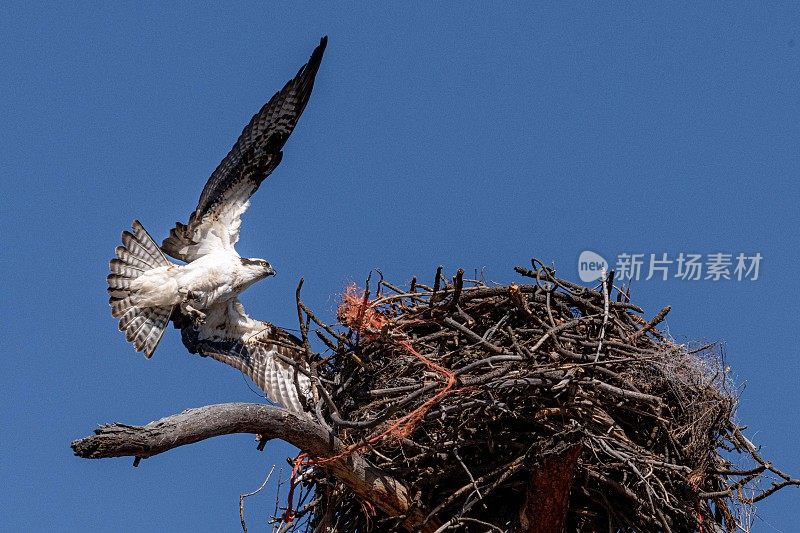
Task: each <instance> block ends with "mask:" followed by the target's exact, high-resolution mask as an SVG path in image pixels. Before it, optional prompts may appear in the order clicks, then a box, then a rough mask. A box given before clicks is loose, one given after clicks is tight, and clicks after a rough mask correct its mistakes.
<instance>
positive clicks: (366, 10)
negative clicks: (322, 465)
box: [0, 2, 800, 532]
mask: <svg viewBox="0 0 800 533" xmlns="http://www.w3.org/2000/svg"><path fill="white" fill-rule="evenodd" d="M744 6H745V4H738V3H737V4H725V5H724V9H723V6H722V4H716V7H717V8H718V9H712V8H708V9H705V8H700V7H698V6H696V5H686V6H683V7H682V8H681V9H679V10H678V9H676V10H674V11H673V10H666V9H661V8H659V7H654V6H650V5H649V4H648V7H647V8H643V7H641V6H637V5H632V4H624V3H615V4H614V6H613V7H601V6H599V5H597V4H592V6H590V7H587V6H585V5H583V4H581V5H580V6H578V5H577V4H576V5H573V6H569V5H563V4H561V3H559V4H558V6H557V7H556V6H554V5H553V6H540V7H537V8H530V7H528V6H526V5H524V4H521V3H520V4H517V5H515V6H508V7H507V8H505V9H504V10H503V11H498V10H497V9H489V8H487V7H485V6H481V5H478V4H475V5H473V6H471V7H470V6H464V5H462V6H460V7H458V8H457V9H445V8H442V7H434V6H430V5H427V4H423V3H419V4H408V5H407V6H406V7H401V6H399V5H394V6H387V5H385V4H379V3H374V4H372V5H364V4H356V3H353V4H344V5H343V4H337V5H336V6H334V5H333V4H324V5H313V4H308V3H294V2H293V3H288V2H286V3H278V4H273V3H269V4H267V3H259V2H253V3H238V2H235V3H225V5H224V6H223V7H202V8H200V7H194V6H190V5H189V4H170V3H160V2H158V3H127V4H123V3H118V4H116V3H115V4H113V5H110V4H108V3H96V4H88V3H77V4H72V3H69V4H68V3H52V4H44V3H39V4H38V5H37V6H33V5H32V4H31V3H21V2H20V3H15V2H12V3H6V4H4V5H3V7H1V8H0V68H2V72H3V75H2V76H0V117H2V120H1V121H0V146H2V147H3V148H2V160H1V161H0V168H2V170H1V171H0V172H2V176H3V178H2V179H3V185H4V193H3V195H2V198H0V236H1V237H2V241H1V244H2V249H1V250H2V252H0V253H1V254H2V255H0V258H1V259H0V269H2V279H3V280H4V283H3V287H2V289H0V295H2V301H3V304H4V305H3V309H4V311H3V314H2V317H3V319H2V320H0V338H2V339H3V341H4V352H5V353H4V356H3V357H2V359H0V361H1V362H0V365H1V367H2V372H0V385H1V386H2V390H3V391H4V397H5V399H4V401H3V402H2V403H1V404H0V415H2V419H1V420H2V426H0V474H2V478H3V481H4V482H3V486H2V488H0V507H1V508H2V509H3V511H2V513H0V528H2V529H7V530H9V531H19V530H27V531H68V530H81V531H108V530H114V531H155V530H159V531H168V530H169V531H176V530H180V531H186V530H192V531H234V530H236V529H237V528H239V518H238V496H239V494H240V493H242V492H247V491H250V490H253V489H255V488H256V487H258V485H259V484H260V483H261V481H262V479H263V477H264V475H265V474H266V472H267V471H268V469H269V467H270V465H272V464H273V463H277V464H278V465H279V467H280V466H284V465H285V463H284V458H285V457H287V456H288V455H291V454H292V453H293V452H292V450H291V448H290V447H288V446H285V445H282V444H278V443H274V442H273V443H270V444H269V445H268V448H267V451H266V452H265V453H259V452H257V451H256V449H255V443H254V442H253V441H252V437H250V436H231V437H226V438H219V439H215V440H212V441H206V442H204V443H201V444H198V445H195V446H191V447H187V448H183V449H178V450H174V451H172V452H170V453H168V454H165V455H162V456H158V457H155V458H152V459H149V460H146V461H143V462H142V464H141V466H140V467H139V468H138V469H135V470H134V469H133V468H131V461H129V460H127V459H121V460H104V461H86V460H79V459H76V458H74V457H73V456H72V452H71V450H70V448H69V442H70V441H71V440H72V439H74V438H76V437H80V436H84V435H87V434H89V433H90V432H91V430H92V429H93V428H94V427H95V426H96V425H97V424H98V423H103V422H110V421H122V422H127V423H145V422H148V421H150V420H153V419H155V418H159V417H161V416H164V415H168V414H172V413H175V412H178V411H181V410H183V409H185V408H188V407H194V406H199V405H204V404H208V403H215V402H226V401H258V397H257V396H256V395H255V394H254V393H253V392H252V391H251V389H250V388H249V387H248V386H247V384H246V382H245V381H244V379H243V378H242V377H241V376H240V375H238V374H237V373H236V372H235V371H233V370H231V369H228V368H227V367H224V366H222V365H220V364H218V363H215V362H213V361H208V360H204V359H200V358H198V357H196V356H191V355H189V354H187V353H186V351H185V350H184V349H183V347H182V345H181V344H180V339H179V335H178V334H177V333H176V332H175V331H172V330H170V331H169V332H168V333H167V335H166V336H165V339H164V341H163V342H162V344H161V346H160V347H159V349H158V351H157V352H156V354H155V356H154V357H153V359H152V360H150V361H146V360H145V359H144V358H143V357H142V356H141V355H140V354H136V353H134V352H133V349H132V348H131V347H130V346H129V345H128V344H127V343H125V342H124V338H123V336H122V334H120V333H119V332H118V331H117V329H116V324H115V321H114V320H113V319H112V318H111V316H110V311H109V309H108V305H107V297H106V293H105V279H104V278H105V276H106V273H107V261H108V259H109V258H110V257H111V256H112V254H113V251H114V247H115V246H117V244H118V240H119V234H120V232H121V231H122V230H123V229H125V228H126V227H128V225H129V224H130V222H131V220H132V219H133V218H139V219H140V220H141V221H142V222H143V223H144V225H145V227H147V228H148V229H149V230H150V232H151V233H153V235H154V236H155V237H156V239H157V240H160V239H161V238H163V237H164V236H165V235H166V233H167V232H168V230H169V228H171V227H172V225H173V224H174V222H175V221H176V220H185V219H186V218H187V217H188V214H189V212H190V211H191V210H192V209H193V208H194V205H195V203H196V201H197V197H198V195H199V193H200V190H201V189H202V187H203V184H204V183H205V180H206V177H207V176H208V175H209V174H210V172H211V171H212V170H213V169H214V167H215V166H216V164H217V163H218V161H219V160H220V159H221V158H222V157H223V156H224V155H225V153H227V150H228V149H229V148H230V146H231V144H232V143H233V142H234V140H235V138H236V136H237V135H238V134H239V132H240V131H241V128H242V127H243V126H244V124H245V123H246V122H247V121H248V120H249V118H250V116H251V115H252V114H253V113H254V112H255V111H256V110H257V109H258V108H259V107H260V106H261V105H262V104H263V102H265V101H266V100H267V99H268V98H269V97H270V96H271V95H272V94H273V93H274V92H275V91H276V90H278V89H279V88H280V87H281V86H282V85H283V83H284V82H285V81H286V80H288V79H289V78H290V77H291V76H292V75H293V74H294V73H295V72H296V70H297V68H299V66H300V65H301V64H303V62H305V60H306V59H307V58H308V55H309V54H310V52H311V50H312V49H313V47H314V46H315V45H316V44H317V42H318V40H319V37H320V36H322V35H324V34H327V35H329V36H330V43H329V46H328V49H327V52H326V56H325V59H324V62H323V65H322V68H321V70H320V72H319V75H318V77H317V84H316V87H315V92H314V94H313V96H312V99H311V102H310V104H309V106H308V108H307V109H306V112H305V114H304V116H303V118H302V120H301V121H300V124H299V125H298V127H297V129H296V130H295V132H294V134H293V136H292V137H291V139H290V140H289V142H288V143H287V145H286V148H285V156H284V159H283V163H282V164H281V166H280V167H279V169H278V170H277V171H276V172H275V173H274V174H273V175H272V176H271V177H270V178H269V180H268V181H267V182H265V184H264V185H263V186H262V188H261V189H260V191H259V192H258V194H257V195H256V197H255V198H254V202H253V205H252V207H251V209H250V211H249V212H248V214H247V215H246V218H245V221H244V225H243V230H242V239H241V242H240V245H239V247H238V248H239V251H240V252H241V253H242V255H246V256H257V257H266V258H268V259H269V260H270V261H271V262H272V263H273V264H274V265H275V267H276V269H277V270H278V272H279V275H278V276H277V277H275V278H270V279H268V280H266V281H264V282H262V283H259V284H256V285H255V286H253V287H252V288H250V289H249V290H248V292H247V293H245V295H244V298H243V300H244V303H245V305H246V307H247V309H248V311H249V312H250V314H251V315H253V316H255V317H257V318H261V319H266V320H270V321H273V322H275V323H277V324H279V325H283V326H286V327H289V328H293V327H295V323H296V318H295V316H296V315H295V311H294V307H293V294H294V288H295V286H296V283H297V280H298V279H299V278H300V276H305V279H306V285H305V289H304V290H305V299H306V301H307V302H308V303H310V304H311V305H312V306H313V307H314V308H315V309H316V310H317V311H318V312H319V313H320V314H321V315H322V316H326V317H327V318H331V317H332V316H333V311H334V309H335V306H336V296H337V294H339V293H340V291H341V290H342V288H343V287H344V286H345V284H346V283H348V282H349V281H353V280H355V281H360V280H363V279H364V278H365V276H366V274H367V273H368V272H369V270H370V269H372V268H380V269H381V270H382V271H383V272H384V274H385V275H386V276H387V277H388V278H390V279H392V280H395V281H397V282H405V281H407V280H409V279H410V278H411V276H413V275H418V276H420V277H430V276H432V275H433V272H434V269H435V267H436V265H438V264H443V265H444V266H445V268H446V269H447V270H448V271H449V272H453V271H455V270H456V269H457V268H458V267H463V268H465V269H466V270H467V272H474V271H475V270H476V269H477V270H479V271H482V272H483V273H484V276H485V277H486V279H487V280H491V281H497V282H509V281H512V280H515V279H516V276H515V274H514V272H513V270H512V267H513V266H514V265H516V264H526V263H527V261H528V260H529V258H530V257H531V256H536V257H539V258H541V259H543V260H544V261H546V262H554V263H555V265H556V267H557V269H558V271H559V273H560V274H561V275H563V276H567V277H570V278H575V279H577V275H578V272H577V259H578V255H579V254H580V253H581V252H582V251H583V250H587V249H590V250H594V251H596V252H598V253H600V254H602V255H603V256H604V257H606V258H607V259H609V260H610V261H613V258H614V257H615V256H616V255H617V254H620V253H625V252H627V253H643V254H650V253H655V254H659V255H660V254H661V253H668V254H670V256H676V255H677V254H679V253H680V252H684V253H701V254H711V253H717V252H727V253H733V254H737V253H747V254H754V253H760V254H761V255H762V256H763V260H762V264H761V268H760V272H759V279H758V280H756V281H733V280H731V281H717V282H712V281H703V280H701V281H688V280H680V279H674V278H673V279H670V280H669V281H656V280H650V281H640V282H637V283H634V287H633V295H634V298H635V300H636V301H638V303H640V304H641V305H643V306H644V307H645V308H646V309H647V311H648V315H653V314H655V313H656V312H657V311H658V310H659V309H661V307H663V306H664V305H667V304H670V305H672V306H673V310H672V312H671V313H670V315H669V317H668V320H667V321H666V326H667V327H668V329H669V331H670V332H671V334H672V335H673V336H675V338H677V339H678V340H682V341H683V340H687V341H688V340H692V339H704V340H713V341H721V342H724V343H725V349H726V353H727V357H728V363H729V365H730V366H731V367H732V369H733V370H732V375H733V376H734V378H735V379H736V382H737V384H739V386H740V387H741V388H742V389H743V392H742V403H741V407H740V420H741V422H742V423H743V424H746V425H747V426H748V427H749V429H748V431H747V434H748V435H750V436H751V437H752V439H753V440H755V441H757V442H758V443H760V444H762V445H763V452H764V453H765V454H766V455H767V456H769V457H772V458H773V459H774V460H775V461H776V463H777V464H779V465H782V466H784V467H785V468H787V469H789V470H791V471H793V472H794V473H795V474H799V473H800V452H798V447H797V444H796V443H797V442H798V441H800V429H798V426H800V424H798V422H800V416H799V415H798V414H797V407H798V403H799V402H800V394H798V382H799V381H800V363H798V360H800V357H798V348H797V334H796V332H795V331H796V329H797V324H796V323H797V316H798V311H800V310H799V309H798V303H797V289H798V281H797V279H798V278H797V272H798V268H800V252H798V248H797V242H798V239H797V228H798V227H800V224H799V223H800V209H798V207H797V203H798V200H800V182H799V181H798V174H800V150H799V149H798V139H800V16H799V13H798V9H797V8H796V7H787V8H778V7H774V6H773V7H771V8H770V9H769V10H763V11H762V10H755V9H753V8H751V7H744ZM792 243H794V244H792ZM285 471H286V469H285V468H284V472H285ZM799 495H800V491H798V490H797V489H789V490H785V491H783V492H781V493H779V494H777V495H776V496H774V497H772V498H770V499H769V500H768V501H766V502H763V503H761V504H760V505H759V506H758V509H759V513H760V517H759V518H758V519H757V521H756V524H755V527H754V531H784V532H789V531H794V530H795V528H796V526H795V524H796V519H797V517H796V506H797V502H798V496H799ZM247 505H248V507H247V509H248V514H247V518H248V523H249V525H250V529H251V530H252V531H258V530H261V531H263V530H265V529H266V527H265V525H264V521H265V519H266V517H267V516H268V515H269V514H270V513H271V511H272V509H273V505H274V485H273V486H272V487H271V488H270V489H269V490H265V492H264V493H263V494H262V495H259V496H257V497H254V498H251V499H249V500H248V502H247Z"/></svg>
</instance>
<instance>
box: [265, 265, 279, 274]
mask: <svg viewBox="0 0 800 533" xmlns="http://www.w3.org/2000/svg"><path fill="white" fill-rule="evenodd" d="M277 274H278V272H277V271H276V270H275V269H274V268H272V265H270V267H269V268H268V269H267V276H275V275H277Z"/></svg>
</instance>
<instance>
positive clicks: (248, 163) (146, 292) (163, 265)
mask: <svg viewBox="0 0 800 533" xmlns="http://www.w3.org/2000/svg"><path fill="white" fill-rule="evenodd" d="M326 44H327V37H323V38H322V39H321V40H320V44H319V46H318V47H317V48H316V49H315V50H314V52H313V53H312V54H311V58H310V59H309V61H308V63H307V64H306V65H304V66H303V67H302V68H301V69H300V71H299V72H298V73H297V75H296V76H295V77H294V78H293V79H292V80H290V81H289V82H288V83H287V84H286V85H285V86H284V87H283V89H281V90H280V91H278V92H277V93H276V94H275V95H274V96H273V97H272V98H271V99H270V100H269V102H267V103H266V104H265V105H264V106H263V107H262V108H261V110H260V111H259V112H258V113H256V115H255V116H254V117H253V118H252V119H251V121H250V123H249V124H248V125H247V126H246V127H245V128H244V130H243V131H242V134H241V135H240V136H239V139H238V140H237V141H236V144H234V146H233V148H231V150H230V152H229V153H228V155H227V156H225V158H224V159H223V160H222V162H221V163H220V164H219V166H217V168H216V170H214V172H213V173H212V174H211V177H210V178H209V179H208V182H207V183H206V185H205V187H204V188H203V192H202V193H201V194H200V201H199V202H198V204H197V208H196V209H195V210H194V212H193V213H192V214H191V216H190V217H189V221H188V222H187V223H186V224H181V223H180V222H178V223H177V225H176V226H175V228H173V229H172V230H171V231H170V234H169V237H167V238H166V239H165V240H164V242H163V243H162V244H161V247H160V248H159V247H158V246H157V245H156V243H155V242H154V241H153V239H152V238H151V237H150V235H149V234H148V233H147V231H146V230H145V229H144V227H143V226H142V224H141V223H139V221H137V220H134V221H133V231H132V232H129V231H124V232H123V233H122V244H123V245H122V246H118V247H117V249H116V257H115V258H114V259H112V260H111V262H110V264H109V266H110V269H111V274H109V276H108V278H107V280H108V293H109V295H110V300H109V303H110V304H111V313H112V315H113V316H114V317H116V318H119V329H120V330H121V331H125V336H126V338H127V340H128V341H129V342H132V343H133V345H134V347H135V348H136V351H143V352H144V355H145V357H148V358H149V357H151V356H152V355H153V352H154V351H155V349H156V347H157V346H158V343H159V342H160V340H161V337H162V336H163V334H164V330H165V329H166V327H167V324H168V323H169V321H170V319H171V320H173V322H174V324H175V327H177V328H181V330H182V339H183V342H184V344H185V345H186V347H187V348H188V349H189V351H190V352H192V353H200V354H201V355H203V356H206V355H207V356H211V357H213V358H214V359H217V360H220V361H222V362H225V363H227V364H229V365H231V366H234V367H236V368H238V369H240V370H242V371H243V372H245V373H246V374H248V375H249V376H250V377H251V378H253V380H254V381H255V382H256V383H257V384H258V385H259V386H260V387H261V388H262V389H263V390H264V392H265V393H266V394H267V396H268V397H269V399H270V400H272V401H274V402H276V403H279V404H281V405H283V406H284V407H288V408H291V409H293V410H295V411H302V410H303V401H304V399H301V397H307V396H308V391H309V388H310V387H309V380H308V377H307V375H306V373H305V372H303V371H300V370H299V369H301V368H302V366H301V364H300V363H298V362H297V361H296V359H297V357H296V356H297V354H298V353H299V347H300V344H301V343H300V341H298V339H296V338H295V337H293V336H292V335H290V334H288V333H286V332H284V331H282V330H280V329H279V328H276V327H275V326H272V325H271V324H269V323H267V322H262V321H258V320H254V319H252V318H250V317H249V316H248V315H247V314H246V313H245V311H244V307H243V306H242V304H241V303H240V302H239V300H238V295H239V294H240V293H241V292H242V291H244V290H245V289H246V288H247V287H249V286H250V285H252V284H253V283H255V282H256V281H259V280H261V279H264V278H266V277H268V276H272V275H274V274H275V270H274V269H273V268H272V265H270V264H269V262H267V261H266V260H264V259H258V258H254V259H248V258H244V257H240V256H239V254H238V253H237V252H236V249H235V248H234V245H235V244H236V242H237V241H238V240H239V228H240V226H241V216H242V214H243V213H244V212H245V211H246V210H247V208H248V206H249V205H250V197H251V196H252V194H253V193H254V192H255V191H256V190H257V189H258V187H259V185H261V182H262V181H264V179H266V177H267V176H269V175H270V173H271V172H272V171H273V170H275V168H276V167H277V166H278V164H279V163H280V161H281V157H282V155H283V152H282V151H281V150H282V148H283V146H284V144H285V143H286V140H287V139H288V138H289V135H290V134H291V133H292V131H293V130H294V127H295V125H296V124H297V121H298V119H299V118H300V115H301V114H302V113H303V110H304V109H305V107H306V104H307V103H308V99H309V97H310V96H311V90H312V88H313V86H314V78H315V77H316V74H317V71H318V70H319V66H320V63H321V61H322V54H323V52H324V51H325V46H326ZM165 254H167V255H169V256H171V257H173V258H175V259H178V260H181V261H184V262H185V263H186V264H183V265H180V264H176V263H173V262H171V261H169V260H168V259H167V257H166V255H165Z"/></svg>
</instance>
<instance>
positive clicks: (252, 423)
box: [72, 403, 436, 531]
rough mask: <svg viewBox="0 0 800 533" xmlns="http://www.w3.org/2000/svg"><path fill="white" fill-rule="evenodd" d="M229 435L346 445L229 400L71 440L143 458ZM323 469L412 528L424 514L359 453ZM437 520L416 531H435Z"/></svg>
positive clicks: (318, 448) (321, 451) (311, 449)
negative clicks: (242, 434) (245, 434)
mask: <svg viewBox="0 0 800 533" xmlns="http://www.w3.org/2000/svg"><path fill="white" fill-rule="evenodd" d="M233 433H253V434H259V435H263V436H265V437H267V438H275V439H281V440H284V441H286V442H288V443H290V444H292V445H294V446H296V447H297V448H300V449H301V450H302V451H304V452H306V453H308V454H309V455H311V456H312V457H329V456H332V455H335V454H339V453H340V452H342V451H343V450H344V446H343V444H342V443H341V441H339V440H338V439H337V438H335V437H334V436H332V435H330V434H329V433H328V432H327V431H325V430H324V429H323V428H322V427H321V426H319V425H318V424H316V423H314V422H313V421H311V420H309V419H306V418H303V417H300V416H298V415H295V414H293V413H291V412H289V411H287V410H285V409H281V408H278V407H273V406H269V405H258V404H246V403H227V404H217V405H207V406H205V407H198V408H195V409H188V410H186V411H183V412H182V413H178V414H175V415H171V416H167V417H165V418H162V419H160V420H156V421H154V422H150V423H149V424H146V425H144V426H131V425H127V424H120V423H114V424H105V425H102V426H100V427H98V428H97V429H95V434H94V435H91V436H88V437H84V438H82V439H78V440H76V441H73V442H72V449H73V451H74V452H75V455H77V456H78V457H83V458H86V459H103V458H108V457H134V458H136V459H137V460H140V459H146V458H148V457H152V456H154V455H158V454H160V453H164V452H166V451H168V450H171V449H173V448H177V447H179V446H184V445H187V444H194V443H195V442H200V441H202V440H206V439H210V438H212V437H218V436H220V435H229V434H233ZM325 468H326V469H328V470H329V471H330V472H331V474H332V475H334V476H335V477H336V478H337V479H338V480H340V481H341V482H342V483H344V484H345V485H347V486H348V487H349V488H350V489H351V490H352V491H353V492H354V493H355V494H357V495H358V496H359V497H360V498H361V499H363V500H364V501H366V502H369V503H371V504H372V505H374V506H375V507H377V508H379V509H381V510H382V511H383V512H385V513H387V514H388V515H390V516H405V519H404V520H403V526H404V527H405V529H407V530H409V531H412V530H414V531H416V530H417V528H418V527H419V526H420V524H421V523H422V521H423V519H424V518H425V516H426V514H427V513H426V512H425V510H424V509H421V508H419V507H415V506H413V505H412V500H411V497H410V496H409V492H408V488H407V487H406V486H405V485H403V484H402V483H400V482H398V481H397V480H396V479H394V478H392V477H389V476H387V475H385V474H384V473H383V472H381V471H380V470H379V469H377V468H375V467H374V466H372V465H370V464H369V463H368V462H367V461H366V460H365V459H364V458H363V457H362V456H361V455H359V454H357V453H353V454H349V455H345V456H343V457H341V458H339V459H336V460H334V461H330V462H327V463H326V464H325ZM435 529H436V525H435V524H430V523H429V524H428V525H425V526H422V529H421V530H420V531H434V530H435Z"/></svg>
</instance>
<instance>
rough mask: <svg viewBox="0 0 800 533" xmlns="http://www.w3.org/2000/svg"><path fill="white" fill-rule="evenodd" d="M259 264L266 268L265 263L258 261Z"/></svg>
mask: <svg viewBox="0 0 800 533" xmlns="http://www.w3.org/2000/svg"><path fill="white" fill-rule="evenodd" d="M259 264H260V265H261V266H262V267H264V268H266V267H267V262H266V261H259Z"/></svg>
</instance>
